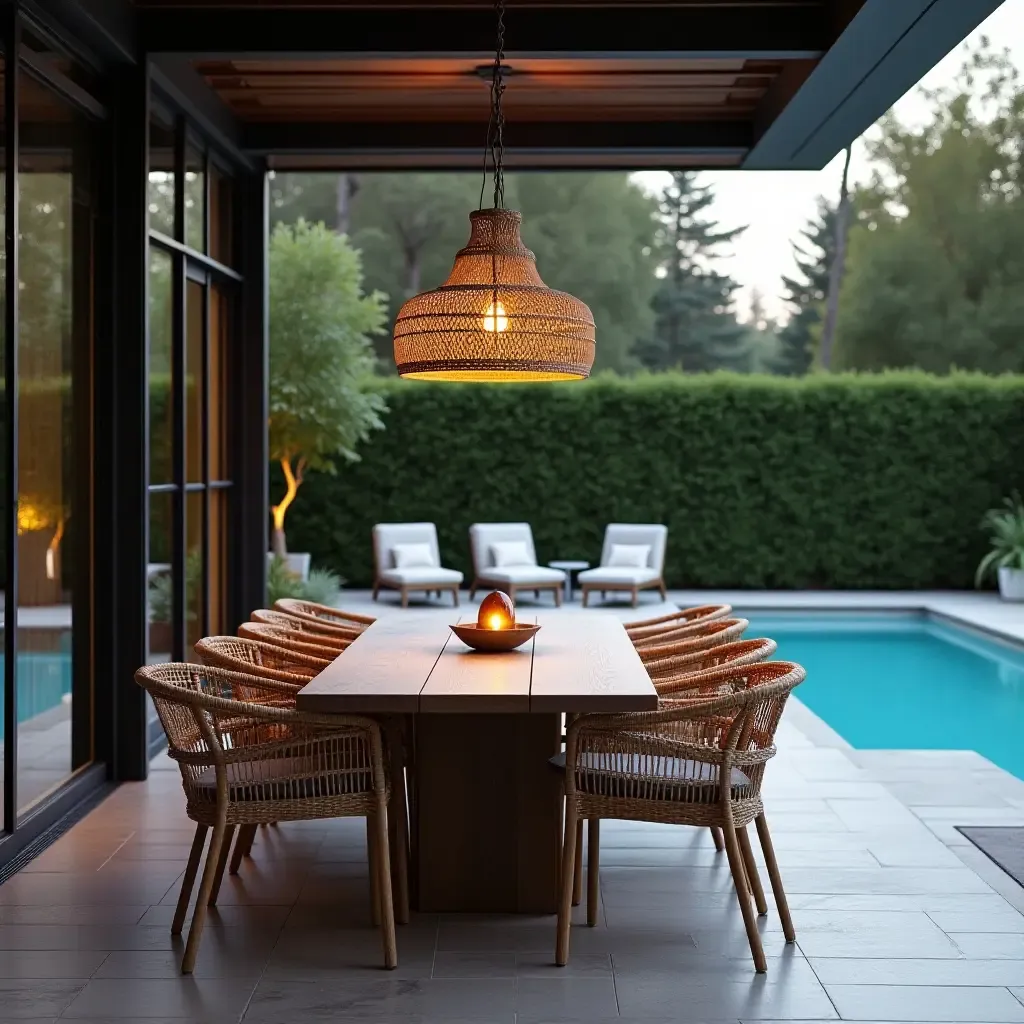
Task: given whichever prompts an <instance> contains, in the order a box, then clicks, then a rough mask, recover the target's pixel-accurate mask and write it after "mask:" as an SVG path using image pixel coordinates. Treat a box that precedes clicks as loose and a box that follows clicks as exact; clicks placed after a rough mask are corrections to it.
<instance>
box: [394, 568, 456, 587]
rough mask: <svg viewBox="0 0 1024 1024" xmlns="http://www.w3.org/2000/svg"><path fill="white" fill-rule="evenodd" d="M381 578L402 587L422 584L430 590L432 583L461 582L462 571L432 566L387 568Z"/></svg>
mask: <svg viewBox="0 0 1024 1024" xmlns="http://www.w3.org/2000/svg"><path fill="white" fill-rule="evenodd" d="M380 578H381V580H382V581H383V582H384V583H393V584H395V585H396V586H400V587H402V586H404V587H415V586H422V587H423V588H424V589H427V590H428V589H429V588H430V585H431V584H434V585H435V586H436V585H438V584H441V583H444V584H450V583H461V582H462V573H461V572H459V571H458V570H457V569H442V568H441V567H440V566H430V567H418V568H415V569H385V570H384V571H383V572H382V573H381V574H380Z"/></svg>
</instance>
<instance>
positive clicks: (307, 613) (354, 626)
mask: <svg viewBox="0 0 1024 1024" xmlns="http://www.w3.org/2000/svg"><path fill="white" fill-rule="evenodd" d="M274 611H278V612H284V613H285V615H291V616H293V617H294V618H296V619H300V620H301V621H302V622H305V623H307V624H308V625H309V626H310V627H311V628H313V629H317V630H324V631H330V632H334V633H341V634H342V635H344V636H350V637H357V636H359V634H360V633H362V632H363V630H365V629H366V627H367V626H369V625H370V624H371V623H373V622H374V621H375V620H374V619H373V617H372V616H370V615H359V614H357V613H356V612H346V611H343V610H342V609H341V608H333V607H331V606H330V605H327V604H317V603H316V602H315V601H303V600H301V599H300V598H297V597H282V598H280V599H279V600H277V601H275V602H274Z"/></svg>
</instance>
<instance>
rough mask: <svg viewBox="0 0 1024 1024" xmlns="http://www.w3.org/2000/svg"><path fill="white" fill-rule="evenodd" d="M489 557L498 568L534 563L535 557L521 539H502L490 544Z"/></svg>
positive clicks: (535, 561)
mask: <svg viewBox="0 0 1024 1024" xmlns="http://www.w3.org/2000/svg"><path fill="white" fill-rule="evenodd" d="M491 558H492V560H493V562H494V566H495V567H496V568H498V569H508V568H509V567H511V566H516V565H536V564H537V557H536V555H534V554H533V553H532V552H531V551H530V549H529V548H528V547H527V546H526V541H523V540H503V541H498V543H496V544H492V545H491Z"/></svg>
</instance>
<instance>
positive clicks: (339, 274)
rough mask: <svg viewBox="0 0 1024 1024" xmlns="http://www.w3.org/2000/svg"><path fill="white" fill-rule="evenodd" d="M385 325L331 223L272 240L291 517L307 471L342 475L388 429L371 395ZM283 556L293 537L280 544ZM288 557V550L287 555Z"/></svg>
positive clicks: (275, 352) (282, 445)
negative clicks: (342, 464) (375, 339)
mask: <svg viewBox="0 0 1024 1024" xmlns="http://www.w3.org/2000/svg"><path fill="white" fill-rule="evenodd" d="M384 323H385V297H384V295H382V294H381V293H379V292H371V293H369V294H364V293H363V272H362V264H361V261H360V257H359V253H358V252H356V251H355V250H354V249H353V248H352V246H351V245H349V243H348V241H347V240H346V239H345V237H344V236H342V235H337V234H335V233H334V232H333V231H331V230H329V229H328V228H326V227H324V226H323V225H322V224H319V225H312V224H308V223H307V222H306V221H304V220H301V219H300V220H299V221H298V222H297V223H296V224H294V225H284V224H279V225H278V226H277V227H276V228H275V229H274V232H273V234H272V236H271V239H270V457H271V458H272V459H274V460H275V461H277V462H279V463H280V464H281V468H282V470H283V472H284V475H285V480H286V482H287V484H288V491H287V493H286V495H285V497H284V499H282V501H281V502H280V503H279V504H278V505H277V506H275V509H274V526H275V530H276V531H277V533H278V534H279V535H280V534H282V531H283V524H284V513H285V512H286V511H287V508H288V506H289V505H290V504H291V501H292V500H293V499H294V497H295V491H296V490H297V489H298V486H299V485H300V484H301V483H302V478H303V474H304V472H305V471H306V470H307V469H318V470H323V471H326V472H329V473H332V472H334V471H335V459H337V458H339V457H340V458H344V459H348V460H355V459H358V457H359V456H358V453H357V450H356V449H357V446H358V444H359V443H360V442H361V441H364V440H365V439H366V438H367V437H368V436H369V434H370V432H371V431H373V430H376V429H379V428H380V427H381V426H382V425H383V424H382V421H381V414H382V413H383V412H384V401H383V399H382V398H381V396H380V394H379V393H378V392H376V391H374V390H371V389H369V388H368V387H367V383H368V380H369V377H370V376H371V375H372V372H373V365H374V356H373V349H372V346H371V344H370V337H372V336H373V335H374V334H377V333H379V332H380V330H381V329H382V328H383V326H384ZM280 546H281V547H282V549H283V536H281V539H280ZM282 553H283V552H282Z"/></svg>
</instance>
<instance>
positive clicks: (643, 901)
mask: <svg viewBox="0 0 1024 1024" xmlns="http://www.w3.org/2000/svg"><path fill="white" fill-rule="evenodd" d="M351 596H352V595H350V594H346V601H345V603H346V605H348V606H354V602H353V601H351V600H349V598H350V597H351ZM750 596H751V595H749V594H746V595H744V597H746V598H747V600H743V599H740V598H739V596H738V595H736V596H730V597H728V598H726V599H729V600H730V601H732V603H735V604H736V605H737V606H738V607H751V602H750V600H749V598H750ZM815 596H816V597H818V596H820V595H815ZM888 596H891V595H888ZM971 596H974V595H971ZM710 597H711V595H707V594H701V595H700V599H701V600H708V599H710ZM723 597H725V595H723ZM680 600H681V601H685V602H686V603H690V596H689V595H686V596H685V597H684V596H682V595H680ZM694 603H696V602H694ZM524 604H525V602H524ZM815 606H816V607H821V602H820V601H819V602H818V603H817V604H816V605H815ZM376 607H378V608H381V607H383V603H382V605H378V606H376ZM776 607H777V606H776ZM657 611H658V607H657V605H656V603H654V602H650V601H648V602H645V603H644V605H643V607H642V611H641V613H640V614H641V615H643V614H647V613H648V612H649V614H652V615H653V614H656V612H657ZM410 614H412V613H410ZM622 614H623V617H624V618H630V617H636V615H637V613H635V612H632V611H631V610H629V609H623V613H622ZM880 713H881V712H880ZM778 746H779V755H778V757H777V758H776V759H775V760H774V761H773V763H772V764H771V765H770V766H769V769H768V772H767V776H766V786H765V804H766V809H767V815H768V819H769V821H770V823H771V827H772V832H773V835H774V839H775V845H776V849H777V851H778V856H779V861H780V863H781V868H782V872H783V878H784V881H785V885H786V888H787V891H788V893H789V899H790V903H791V906H792V908H793V916H794V919H795V923H796V929H797V943H796V944H795V945H794V946H787V945H786V944H785V942H784V940H783V936H782V934H781V930H780V927H779V921H778V916H777V914H776V912H775V908H774V905H772V903H771V899H770V898H769V914H768V916H767V917H766V918H763V919H762V920H761V923H760V927H761V931H762V935H763V939H764V942H765V946H766V951H767V953H768V955H769V958H770V959H769V970H768V974H767V975H762V976H757V975H755V974H754V971H753V968H752V964H751V961H750V957H749V952H748V949H747V944H746V939H745V936H744V933H743V928H742V924H741V921H740V917H739V912H738V910H737V908H736V906H735V902H734V897H733V894H732V892H731V884H732V883H731V879H730V875H729V870H728V867H727V866H726V863H725V859H724V857H723V856H722V855H720V854H716V853H715V851H714V848H713V846H712V845H711V841H710V838H709V836H708V835H707V832H706V830H703V829H686V828H675V827H671V826H657V825H644V824H637V823H629V822H607V823H605V825H604V826H603V829H602V858H601V904H602V906H601V913H600V917H599V921H598V925H597V927H596V928H593V929H588V928H586V927H585V926H578V927H576V928H574V929H573V935H572V949H571V959H570V963H569V966H568V967H567V968H566V969H562V970H560V969H558V968H555V967H553V966H552V964H551V961H552V954H553V948H554V919H553V918H547V917H503V916H456V915H451V916H437V915H420V916H417V917H415V919H414V921H413V923H411V924H410V925H408V926H405V927H402V928H399V930H398V948H399V959H400V966H399V968H398V970H397V971H395V972H392V973H387V972H384V971H383V970H381V969H380V967H379V966H378V965H379V962H380V953H379V944H378V939H377V934H376V932H375V931H373V930H372V929H371V928H370V926H369V922H368V913H367V873H366V855H365V848H364V834H365V833H364V829H363V825H362V822H361V821H353V820H341V821H331V822H318V823H309V824H289V825H283V826H281V827H280V828H279V829H272V830H261V833H260V836H259V837H258V839H257V842H256V846H255V848H254V856H253V859H252V860H251V861H250V862H247V863H246V864H245V865H244V866H243V869H242V872H241V874H240V875H239V876H237V877H235V878H228V879H226V881H225V885H224V889H223V890H222V892H221V898H220V906H219V909H218V910H217V911H216V912H215V913H214V914H213V915H212V917H211V920H210V921H209V922H208V924H207V930H206V934H205V936H204V942H203V948H202V951H201V953H200V958H199V963H198V966H197V970H196V973H195V976H194V977H191V978H183V977H181V976H180V975H179V974H178V960H179V958H180V955H181V943H180V941H179V940H172V938H171V936H170V934H169V922H170V918H171V914H172V912H173V904H174V901H175V899H176V896H177V891H178V885H179V883H180V877H181V871H182V869H183V867H184V863H185V859H186V857H187V854H188V848H189V844H190V842H191V837H192V826H191V824H190V823H189V821H188V820H187V818H186V817H185V814H184V801H183V799H182V796H181V788H180V783H179V778H178V773H177V770H176V769H175V767H174V766H173V765H172V764H171V762H170V761H169V760H168V759H167V758H165V757H161V758H158V759H157V760H156V761H155V762H154V766H153V768H154V770H153V771H152V773H151V775H150V778H149V780H148V781H147V782H144V783H132V784H126V785H123V786H121V787H120V788H119V789H118V790H117V791H116V792H115V793H114V794H113V795H112V796H111V797H109V798H108V799H107V800H106V801H105V802H104V803H103V804H101V805H100V806H99V807H98V808H96V809H95V810H94V811H93V812H92V813H91V814H90V815H89V816H88V817H86V818H85V819H83V820H82V821H81V822H80V823H78V824H77V825H76V826H75V827H74V828H73V829H71V830H70V831H69V832H68V833H67V834H65V835H64V836H63V837H62V838H61V839H60V840H58V842H57V843H55V844H54V845H53V846H51V847H50V848H49V849H48V850H46V851H45V852H44V853H43V854H42V855H41V856H40V857H39V858H37V859H36V860H35V861H33V862H32V863H31V864H29V865H28V867H26V868H25V869H24V870H23V871H22V872H21V873H20V874H18V875H16V876H14V877H13V878H12V879H11V880H10V881H8V882H7V883H6V884H4V885H3V886H0V1024H5V1022H9V1021H12V1020H26V1019H28V1020H34V1021H37V1022H42V1021H47V1022H52V1021H55V1020H58V1019H60V1020H77V1021H79V1022H85V1024H100V1022H106V1024H109V1022H112V1021H121V1020H134V1021H149V1022H158V1021H159V1022H162V1024H171V1022H175V1024H200V1022H202V1024H224V1022H230V1021H236V1022H237V1021H239V1020H243V1021H245V1022H247V1024H312V1022H327V1021H330V1022H334V1024H355V1022H357V1021H361V1022H367V1021H377V1022H385V1021H386V1022H389V1024H568V1022H576V1021H588V1022H591V1024H601V1022H609V1024H610V1022H611V1021H620V1022H623V1024H669V1022H679V1024H697V1022H712V1021H713V1022H721V1021H732V1022H734V1024H735V1022H745V1021H760V1022H768V1021H784V1020H785V1021H802V1022H823V1021H830V1020H838V1019H843V1020H854V1021H863V1022H876V1024H883V1022H885V1024H891V1022H897V1021H899V1022H934V1024H938V1022H958V1021H959V1022H972V1024H973V1022H978V1024H986V1022H987V1024H996V1022H1000V1024H1001V1022H1020V1024H1024V889H1021V887H1019V886H1018V885H1017V884H1016V883H1015V882H1013V880H1012V879H1010V878H1009V877H1008V876H1007V875H1005V874H1003V872H1002V871H1000V870H999V869H998V868H997V867H996V866H995V865H994V864H992V863H991V862H990V861H989V860H988V859H987V858H986V857H985V856H984V855H983V854H982V853H981V852H980V851H979V850H977V849H976V848H975V847H974V846H972V845H971V844H970V843H969V842H968V841H967V840H966V839H964V837H963V836H962V835H961V834H960V833H959V832H957V831H956V829H955V826H956V825H966V824H1008V825H1018V824H1024V781H1021V780H1019V779H1016V778H1014V777H1013V776H1011V775H1009V774H1007V773H1006V772H1004V771H1002V770H1001V769H999V768H996V767H995V766H994V765H992V764H991V763H990V762H988V761H986V760H985V759H984V758H982V757H981V756H980V755H978V754H975V753H972V752H967V751H962V752H961V751H940V752H929V751H857V750H853V749H852V748H850V747H849V746H848V745H847V744H845V743H844V742H843V741H842V740H841V739H840V738H839V737H838V736H836V735H835V734H834V733H833V732H831V730H829V729H828V728H827V727H826V726H825V725H824V723H822V722H821V721H820V720H818V719H817V718H816V717H815V716H814V715H813V714H812V713H811V712H810V711H808V710H807V709H806V708H804V707H803V706H802V705H800V704H799V703H798V702H796V701H794V702H791V705H790V707H789V708H788V709H787V712H786V717H785V719H784V721H783V724H782V728H781V729H780V732H779V736H778ZM755 845H756V844H755Z"/></svg>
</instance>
